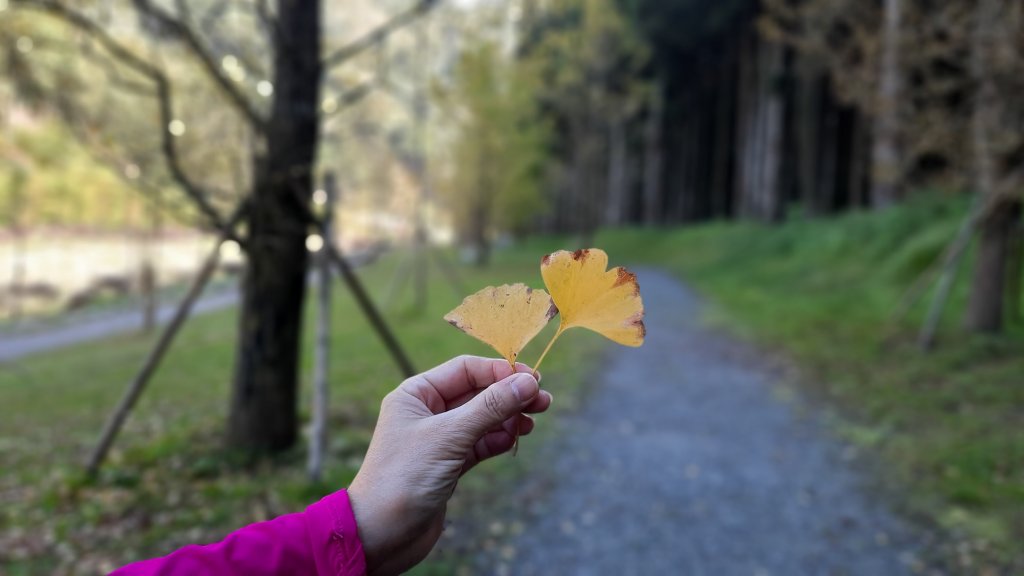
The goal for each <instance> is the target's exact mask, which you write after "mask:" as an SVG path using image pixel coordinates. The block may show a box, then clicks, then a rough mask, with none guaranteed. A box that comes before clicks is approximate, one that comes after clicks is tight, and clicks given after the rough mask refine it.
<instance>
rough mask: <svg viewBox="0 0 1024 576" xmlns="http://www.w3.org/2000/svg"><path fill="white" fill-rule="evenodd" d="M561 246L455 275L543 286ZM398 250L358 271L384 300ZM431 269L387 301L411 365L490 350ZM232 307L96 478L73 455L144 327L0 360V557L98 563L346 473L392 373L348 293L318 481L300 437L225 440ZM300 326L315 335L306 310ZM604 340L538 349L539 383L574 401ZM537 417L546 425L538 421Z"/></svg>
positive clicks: (195, 343)
mask: <svg viewBox="0 0 1024 576" xmlns="http://www.w3.org/2000/svg"><path fill="white" fill-rule="evenodd" d="M558 247H559V246H558V244H557V242H555V241H552V240H547V241H534V242H529V243H526V244H525V245H522V246H519V247H517V248H515V249H511V250H506V251H504V252H501V253H499V254H497V255H496V258H495V262H494V263H493V265H492V266H491V267H490V268H489V269H486V270H471V269H462V272H463V278H462V281H463V283H464V284H465V285H466V289H467V290H469V291H475V290H477V289H479V288H481V287H483V286H485V285H488V284H496V283H504V282H525V283H527V284H530V285H532V286H536V287H540V286H542V285H543V282H542V280H541V278H540V270H539V260H540V256H541V255H542V254H544V253H546V252H548V251H550V250H553V249H555V248H558ZM403 259H404V256H401V255H397V254H396V255H393V256H391V257H389V258H385V259H384V260H382V261H381V262H380V263H378V264H377V265H375V266H373V267H371V268H369V269H367V270H365V271H364V272H363V276H364V278H365V281H366V283H367V285H368V287H369V288H370V290H371V292H372V293H373V294H374V295H375V296H376V297H378V299H379V300H383V299H384V296H385V294H386V293H387V292H388V291H389V290H388V287H389V285H390V284H391V281H392V278H393V277H394V273H395V269H396V267H397V266H398V263H399V261H401V260H403ZM431 272H432V274H431V280H430V284H429V293H430V300H429V301H430V307H429V310H428V311H427V312H426V313H425V314H422V315H417V314H414V313H412V312H411V311H410V307H411V302H412V295H411V294H410V292H409V289H406V291H405V292H404V293H403V294H401V295H400V296H399V297H398V298H396V299H395V303H394V306H393V309H391V310H388V312H387V315H388V316H389V318H390V320H391V322H392V325H393V327H394V328H395V329H396V331H397V333H398V335H399V338H400V340H401V341H402V342H403V344H404V345H405V346H406V348H407V350H408V352H409V353H410V355H411V356H412V358H413V359H414V361H415V362H416V364H417V367H418V368H420V369H425V368H428V367H430V366H433V365H435V364H437V363H439V362H442V361H444V360H446V359H448V358H450V357H452V356H456V355H458V354H463V353H471V354H482V355H488V356H494V353H493V352H489V351H488V349H487V348H486V347H485V346H484V345H483V344H480V343H478V342H477V341H476V340H474V339H472V338H470V337H468V336H466V335H464V334H461V333H460V332H458V331H456V330H455V329H453V328H451V327H450V326H448V325H447V323H446V322H444V321H443V320H442V319H441V317H442V316H443V314H444V313H445V312H447V311H448V310H450V309H451V308H452V307H454V306H455V305H456V304H458V302H460V301H461V299H462V297H463V296H465V295H464V294H456V293H455V292H454V291H453V289H452V288H451V286H450V285H449V283H448V282H447V281H445V280H444V279H443V278H442V277H441V275H440V272H439V271H438V270H437V269H436V268H434V269H432V271H431ZM339 286H340V285H339ZM236 316H237V315H236V313H235V311H233V310H232V311H225V312H221V313H215V314H210V315H206V316H202V317H199V318H195V319H193V320H192V321H191V322H190V323H189V324H188V325H187V327H186V329H185V330H184V331H183V332H182V333H181V335H180V337H179V339H178V341H177V343H176V344H175V346H174V347H173V349H172V351H171V353H170V354H169V355H168V357H167V358H166V359H165V361H164V364H163V366H162V368H161V369H160V370H159V372H158V374H157V376H156V377H155V378H154V380H153V381H152V383H151V384H150V387H149V389H148V390H147V392H146V393H145V395H144V396H143V397H142V399H141V401H140V403H139V405H138V407H137V408H136V410H135V412H134V413H133V414H132V417H131V419H130V420H129V421H128V424H127V426H126V427H125V429H124V431H123V432H122V434H121V436H120V438H119V439H118V441H117V444H116V445H115V450H114V451H113V452H112V454H111V458H110V460H109V463H108V465H107V466H106V467H105V468H104V469H103V472H102V475H101V477H100V479H99V480H98V481H97V482H95V483H86V482H83V481H81V479H80V462H81V461H82V460H83V458H84V457H85V455H86V452H87V450H88V449H89V448H90V447H91V446H92V443H93V442H94V441H95V439H96V437H97V435H98V433H99V430H100V428H101V426H102V424H103V421H104V420H105V418H106V416H107V414H108V413H109V411H110V410H111V408H112V407H113V406H114V405H115V403H116V402H117V400H118V398H119V396H120V394H121V393H122V391H123V389H124V387H125V386H126V384H127V382H128V381H129V380H130V378H131V377H132V375H133V373H134V371H135V370H136V369H137V367H138V366H139V364H140V363H141V361H142V359H143V357H144V355H145V354H146V353H147V351H148V350H149V348H150V346H151V344H152V341H153V337H140V336H138V335H134V334H130V335H125V336H121V337H116V338H112V339H108V340H104V341H100V342H95V343H90V344H88V345H83V346H78V347H74V348H69V349H65V350H61V351H59V352H54V353H48V354H45V355H39V356H35V357H31V358H28V359H25V360H23V361H20V362H17V363H13V364H6V365H3V366H0V406H2V413H3V417H2V418H0V470H2V471H3V472H2V475H0V573H5V574H11V575H12V576H13V575H17V574H29V573H31V574H35V573H46V574H49V573H53V572H55V571H56V572H59V573H80V574H93V573H97V572H100V571H106V570H109V569H112V568H113V567H116V566H118V565H121V564H123V563H126V562H128V561H132V560H137V559H141V558H144V557H148V556H152V555H155V554H161V553H166V552H168V551H170V550H173V549H174V548H176V547H178V546H181V545H184V544H186V543H193V542H204V541H212V540H215V539H218V538H219V537H220V536H222V535H223V534H224V533H226V532H228V531H230V530H231V529H233V528H236V527H238V526H241V525H243V524H245V523H249V522H253V521H259V520H263V519H266V518H268V517H271V516H275V515H278V514H283V513H287V512H291V511H296V510H301V509H302V508H304V507H305V506H306V505H308V504H309V503H311V502H313V501H314V500H315V499H317V498H319V497H320V496H322V495H324V494H327V493H329V492H331V491H333V490H335V489H337V488H338V487H342V486H345V485H347V484H348V482H349V481H350V480H351V478H352V477H353V476H354V474H355V472H356V470H357V468H358V466H359V464H360V461H361V458H362V454H363V452H364V450H365V448H366V445H367V442H368V440H369V437H370V433H371V427H372V425H373V422H374V420H375V418H376V415H377V410H378V406H379V402H380V399H381V398H382V397H383V396H384V395H385V394H386V393H387V392H388V391H390V390H391V389H392V388H393V387H394V386H396V385H397V384H398V383H399V382H400V380H401V377H400V375H399V372H398V370H397V369H396V368H395V367H394V365H393V364H392V362H391V360H390V359H389V357H388V356H387V353H386V352H385V351H384V349H383V348H382V347H381V346H380V345H379V344H378V340H377V339H376V336H375V335H374V333H373V332H372V331H370V329H369V328H368V326H367V324H366V322H365V321H364V319H363V318H362V316H361V315H360V313H359V311H358V310H357V308H356V306H355V304H354V302H353V301H352V299H351V297H350V296H349V295H348V294H347V293H346V292H345V290H344V289H343V288H340V287H339V288H338V290H337V294H336V298H335V306H334V310H333V321H334V340H333V342H332V346H333V356H332V364H331V385H332V390H331V394H332V413H331V432H332V439H331V444H330V448H331V452H330V456H329V460H328V461H327V465H328V468H327V470H326V478H325V479H324V482H323V483H322V484H320V485H311V484H310V483H309V482H308V480H307V479H306V477H305V473H304V469H305V449H304V447H299V448H296V449H295V450H293V451H292V452H289V453H286V454H283V455H281V456H279V457H276V458H274V459H267V460H261V461H258V462H241V461H240V460H239V458H238V457H237V456H236V455H232V454H230V453H227V452H225V451H224V450H223V449H222V447H221V446H222V443H221V437H222V433H223V425H224V418H225V415H226V409H227V401H228V393H229V385H228V384H229V382H230V375H231V367H232V361H233V347H234V333H235V325H236ZM305 328H306V339H305V342H306V343H307V344H308V343H311V342H312V341H313V339H312V335H313V329H314V326H313V321H312V316H310V317H309V318H308V321H307V323H306V327H305ZM553 329H554V324H552V326H550V327H549V330H553ZM581 336H583V335H581ZM545 341H546V338H545V335H543V334H542V335H541V336H539V337H538V338H537V339H536V340H535V341H534V342H533V344H531V347H530V348H528V349H527V350H526V351H525V352H524V354H523V356H522V358H523V359H524V360H525V361H527V362H530V361H533V360H535V359H536V357H537V356H538V355H539V352H540V347H541V346H543V344H544V343H545ZM601 345H602V344H601V343H600V341H599V340H598V339H596V338H588V337H585V336H584V337H575V338H566V339H564V341H562V342H560V343H559V345H558V347H557V349H556V350H555V351H554V352H553V353H552V355H551V357H550V359H549V360H546V361H545V370H544V372H545V380H544V384H545V386H546V387H548V388H549V389H551V390H552V391H553V392H554V393H555V394H556V395H558V396H559V404H560V405H561V406H562V407H563V408H564V407H571V405H572V404H573V401H572V399H573V397H574V394H573V392H574V391H576V390H577V389H578V385H579V384H580V383H581V382H582V380H583V377H584V375H585V373H584V371H582V370H580V369H578V367H580V366H584V365H585V364H586V363H585V362H584V359H585V358H589V357H590V354H592V353H593V352H594V351H595V350H597V348H598V347H599V346H601ZM305 348H306V349H307V352H309V353H308V354H307V357H306V358H305V362H304V365H303V399H302V406H303V412H304V418H305V414H306V413H308V410H307V409H306V407H307V406H308V391H309V386H308V379H309V375H310V374H311V372H312V371H311V369H310V367H311V346H308V345H307V346H306V347H305ZM538 428H539V429H540V430H539V431H540V432H541V433H543V424H542V425H541V426H539V427H538ZM528 442H529V440H528V441H527V445H528ZM517 466H518V464H517V463H516V461H514V460H511V459H502V460H499V461H495V462H494V463H489V464H488V465H485V466H483V467H481V470H482V471H483V472H484V474H481V475H480V476H481V478H486V477H487V475H488V473H489V474H491V475H494V474H506V473H508V472H510V471H512V472H514V470H513V469H514V468H515V467H517ZM479 482H486V480H480V481H478V484H479Z"/></svg>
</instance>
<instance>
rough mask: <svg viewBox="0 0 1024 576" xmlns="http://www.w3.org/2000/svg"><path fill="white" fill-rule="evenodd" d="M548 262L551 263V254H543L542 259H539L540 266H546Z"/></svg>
mask: <svg viewBox="0 0 1024 576" xmlns="http://www.w3.org/2000/svg"><path fill="white" fill-rule="evenodd" d="M550 261H551V254H545V255H544V257H543V258H541V259H540V265H541V266H547V265H548V262H550Z"/></svg>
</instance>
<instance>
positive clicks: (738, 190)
mask: <svg viewBox="0 0 1024 576" xmlns="http://www.w3.org/2000/svg"><path fill="white" fill-rule="evenodd" d="M755 40H756V37H755V34H753V33H751V32H749V31H744V32H743V33H742V34H740V48H739V72H738V76H739V80H738V91H737V92H738V93H737V97H736V139H735V140H736V148H735V151H736V180H735V190H734V192H733V195H734V201H733V203H734V205H735V207H736V208H735V212H736V214H738V215H739V216H741V217H749V216H750V215H751V207H750V196H751V194H750V187H751V179H752V178H753V166H752V160H753V156H752V154H751V150H752V149H753V136H754V129H753V119H754V114H753V112H752V110H753V108H754V103H755V91H756V85H757V84H756V82H755V78H756V76H755V73H756V66H754V62H755V61H756V54H757V50H756V45H755Z"/></svg>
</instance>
